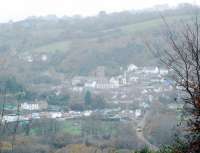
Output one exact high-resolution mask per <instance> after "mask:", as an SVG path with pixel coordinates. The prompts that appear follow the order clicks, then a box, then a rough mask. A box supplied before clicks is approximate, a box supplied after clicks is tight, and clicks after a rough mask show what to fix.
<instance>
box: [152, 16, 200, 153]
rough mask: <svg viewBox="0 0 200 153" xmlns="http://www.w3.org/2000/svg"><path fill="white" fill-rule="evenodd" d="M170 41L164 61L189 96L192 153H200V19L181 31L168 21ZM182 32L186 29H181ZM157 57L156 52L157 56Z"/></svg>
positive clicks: (187, 113)
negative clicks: (171, 25) (172, 26)
mask: <svg viewBox="0 0 200 153" xmlns="http://www.w3.org/2000/svg"><path fill="white" fill-rule="evenodd" d="M163 21H164V23H165V25H166V27H167V38H168V40H169V42H168V44H169V45H168V47H167V49H164V55H163V54H160V53H161V52H160V51H158V52H156V54H157V55H160V59H161V61H162V62H163V63H164V64H165V65H166V66H167V67H168V68H169V69H170V70H172V75H173V79H174V80H175V81H176V84H177V86H179V87H180V88H181V89H182V90H183V92H184V93H185V95H184V97H183V101H184V111H183V112H184V115H185V116H186V121H187V126H188V128H187V131H188V135H187V141H188V144H189V145H188V152H191V153H198V152H200V24H199V20H198V16H196V18H195V19H194V20H193V21H192V22H189V23H184V22H182V27H179V29H180V30H179V31H176V30H174V29H175V28H174V29H173V30H172V29H171V27H170V26H169V24H168V23H167V22H166V20H165V18H163ZM181 28H182V29H181ZM154 53H155V52H154Z"/></svg>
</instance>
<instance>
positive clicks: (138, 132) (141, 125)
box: [136, 111, 159, 151]
mask: <svg viewBox="0 0 200 153" xmlns="http://www.w3.org/2000/svg"><path fill="white" fill-rule="evenodd" d="M150 115H151V112H150V111H147V112H146V113H145V115H144V117H143V119H142V120H141V121H140V122H139V123H138V125H137V127H138V128H139V129H141V130H139V129H136V135H137V137H138V139H140V140H141V141H142V142H143V143H144V144H145V145H146V146H147V147H149V148H150V149H151V150H155V151H156V150H158V149H159V148H158V147H157V146H155V145H153V144H151V143H150V142H149V140H147V139H146V138H145V137H144V133H143V130H144V127H145V124H146V118H147V117H148V116H150Z"/></svg>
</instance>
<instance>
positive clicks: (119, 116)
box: [1, 109, 142, 123]
mask: <svg viewBox="0 0 200 153" xmlns="http://www.w3.org/2000/svg"><path fill="white" fill-rule="evenodd" d="M95 113H101V116H102V118H101V119H102V120H118V121H120V120H134V119H138V118H139V117H141V116H142V109H136V110H121V109H104V110H93V111H92V110H86V111H82V112H79V111H69V112H32V113H29V114H24V115H16V114H9V115H4V116H3V118H2V119H1V120H2V122H3V123H11V122H16V121H30V120H36V119H60V120H68V119H80V118H82V117H89V116H91V115H92V114H95Z"/></svg>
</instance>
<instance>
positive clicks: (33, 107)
mask: <svg viewBox="0 0 200 153" xmlns="http://www.w3.org/2000/svg"><path fill="white" fill-rule="evenodd" d="M21 109H24V110H39V104H37V103H34V104H28V103H23V104H21Z"/></svg>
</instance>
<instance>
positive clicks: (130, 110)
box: [3, 64, 179, 123]
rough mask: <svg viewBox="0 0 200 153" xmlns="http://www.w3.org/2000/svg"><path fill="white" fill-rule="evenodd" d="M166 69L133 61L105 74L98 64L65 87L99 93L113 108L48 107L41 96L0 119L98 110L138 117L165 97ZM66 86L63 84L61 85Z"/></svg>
mask: <svg viewBox="0 0 200 153" xmlns="http://www.w3.org/2000/svg"><path fill="white" fill-rule="evenodd" d="M169 75H170V72H169V71H168V70H167V69H162V68H158V67H137V66H136V65H134V64H130V65H128V66H127V69H125V70H124V71H123V73H122V74H121V75H118V76H112V77H107V76H106V74H105V67H103V66H99V67H97V69H96V70H95V71H94V73H93V75H92V76H75V77H73V78H72V79H71V85H70V86H69V87H68V88H69V90H70V91H71V93H72V94H73V95H74V96H75V97H78V96H80V95H83V94H84V93H85V92H86V91H90V92H91V93H94V94H98V95H101V96H103V97H104V98H105V99H106V103H110V104H115V106H117V107H115V108H112V109H111V108H104V109H95V110H83V111H74V110H68V111H65V110H62V109H59V110H58V109H57V110H56V109H55V110H52V109H50V105H49V104H48V103H47V101H45V100H43V101H42V100H35V101H33V102H23V103H21V104H20V112H24V113H21V114H20V115H16V114H7V115H5V116H4V117H3V121H4V122H5V123H6V122H7V123H8V122H16V121H17V120H20V121H26V120H33V119H45V118H51V119H61V120H62V119H77V118H79V119H80V118H83V117H90V116H91V115H94V114H98V115H99V114H100V115H99V116H100V118H101V119H103V120H119V121H122V120H128V121H130V120H138V119H140V118H142V116H143V115H144V114H145V112H146V111H147V110H148V109H150V108H151V107H154V106H159V105H160V104H161V103H162V102H161V101H160V99H161V97H162V98H166V99H169V98H170V96H168V95H169V94H171V93H173V91H174V90H175V88H177V87H176V86H175V84H174V83H173V82H172V81H170V80H169V79H168V76H169ZM62 87H63V85H61V86H60V87H59V88H56V89H57V90H55V93H56V95H59V94H60V93H61V92H62ZM64 88H66V87H64ZM166 105H167V107H168V108H169V109H174V110H175V109H177V107H179V106H178V105H176V104H170V103H168V104H166Z"/></svg>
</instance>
